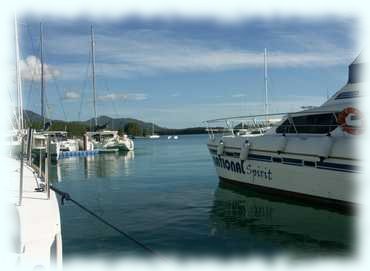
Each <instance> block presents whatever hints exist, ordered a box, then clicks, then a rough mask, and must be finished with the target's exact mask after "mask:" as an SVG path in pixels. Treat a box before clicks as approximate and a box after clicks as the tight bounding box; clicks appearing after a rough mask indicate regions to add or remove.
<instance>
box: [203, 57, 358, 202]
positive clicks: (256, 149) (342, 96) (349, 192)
mask: <svg viewBox="0 0 370 271" xmlns="http://www.w3.org/2000/svg"><path fill="white" fill-rule="evenodd" d="M362 65H363V62H362V60H361V57H360V56H359V57H357V58H356V59H355V61H354V62H353V63H352V64H350V65H349V76H348V82H347V84H345V86H344V87H342V88H341V89H340V90H339V91H337V92H336V93H335V94H334V95H333V96H332V97H330V98H329V99H328V100H327V101H326V102H325V103H324V104H322V105H321V106H318V107H313V108H310V109H307V110H303V111H299V112H292V113H276V114H268V115H253V116H244V117H231V118H222V119H215V120H209V121H207V122H206V123H207V125H208V128H207V131H208V133H209V141H208V149H209V152H210V154H211V156H212V160H213V162H214V165H215V167H216V172H217V174H218V176H219V178H220V180H221V181H223V182H232V183H236V184H242V185H245V186H247V187H249V188H251V189H260V190H263V191H265V192H266V193H280V194H283V195H287V196H288V197H298V198H301V199H306V200H313V201H317V200H319V201H322V202H324V201H325V202H328V203H333V204H335V205H338V206H348V205H352V204H355V203H357V197H356V193H355V192H356V188H357V186H356V184H357V182H358V181H357V180H358V177H359V175H360V174H361V169H360V159H359V155H358V152H357V150H356V146H357V145H358V142H360V141H361V140H363V136H362V134H363V119H362V114H361V110H360V108H359V102H360V97H361V91H362V90H361V87H362V83H363V82H362V80H361V79H362V78H361V76H360V75H359V73H360V68H361V67H362ZM278 117H279V118H281V120H280V121H278V122H274V123H270V125H269V129H266V130H265V131H263V132H262V131H261V132H260V133H258V134H257V135H255V134H251V133H236V132H235V131H234V127H235V126H233V125H230V123H235V122H238V123H240V121H246V120H247V121H249V123H252V124H253V123H254V124H255V123H257V122H258V121H260V122H262V121H266V120H269V119H270V118H271V119H276V118H278ZM220 122H222V123H228V124H229V126H228V127H227V128H225V130H224V131H227V132H226V133H225V132H223V133H220V132H219V131H215V130H213V128H212V127H211V126H214V127H219V126H220V125H217V124H219V123H220ZM217 129H219V128H217Z"/></svg>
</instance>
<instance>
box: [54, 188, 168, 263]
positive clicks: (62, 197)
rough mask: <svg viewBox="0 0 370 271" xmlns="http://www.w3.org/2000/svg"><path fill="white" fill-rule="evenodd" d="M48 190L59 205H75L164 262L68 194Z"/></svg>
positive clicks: (154, 252)
mask: <svg viewBox="0 0 370 271" xmlns="http://www.w3.org/2000/svg"><path fill="white" fill-rule="evenodd" d="M50 189H51V190H53V191H54V192H55V193H56V194H58V195H60V203H61V205H64V201H70V202H73V203H74V204H75V205H77V206H78V207H80V208H81V209H82V210H84V211H85V212H87V213H89V214H90V215H92V216H93V217H95V218H96V219H98V220H99V221H100V222H102V223H103V224H105V225H107V226H108V227H110V228H112V229H113V230H115V231H116V232H118V233H120V234H121V235H123V236H124V237H126V238H127V239H129V240H131V241H132V242H134V243H135V244H137V245H138V246H139V247H141V248H143V249H144V250H146V251H147V252H149V253H150V254H152V255H154V256H158V257H160V258H161V259H162V260H165V258H164V257H163V256H162V255H160V254H159V253H158V252H156V251H154V250H153V249H151V248H150V247H148V246H146V245H145V244H143V243H142V242H140V241H138V240H137V239H135V238H134V237H132V236H130V235H129V234H128V233H126V232H125V231H123V230H121V229H119V228H118V227H116V226H114V225H113V224H112V223H110V222H108V221H107V220H105V219H104V218H102V217H101V216H99V215H98V214H96V213H95V212H93V211H91V210H89V209H88V208H86V207H85V206H83V205H82V204H81V203H79V202H77V201H76V200H74V199H72V197H71V196H70V195H69V194H68V193H66V192H63V191H61V190H59V189H57V188H55V187H54V186H50Z"/></svg>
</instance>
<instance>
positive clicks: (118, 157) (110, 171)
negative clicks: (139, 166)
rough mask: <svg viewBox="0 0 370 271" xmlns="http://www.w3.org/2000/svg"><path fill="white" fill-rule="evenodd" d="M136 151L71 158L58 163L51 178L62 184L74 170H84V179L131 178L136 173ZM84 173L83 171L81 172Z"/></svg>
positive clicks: (52, 171)
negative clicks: (120, 176) (134, 162)
mask: <svg viewBox="0 0 370 271" xmlns="http://www.w3.org/2000/svg"><path fill="white" fill-rule="evenodd" d="M134 159H135V153H134V151H128V152H119V153H105V154H99V155H96V156H87V157H71V158H66V159H63V160H60V161H57V163H56V164H55V165H53V167H55V170H51V172H50V174H51V178H52V180H55V181H57V182H61V181H62V180H63V178H65V177H66V175H65V174H68V172H71V170H72V169H83V176H81V177H82V178H84V179H90V178H92V177H111V176H118V175H124V176H129V175H132V174H133V172H134V167H133V161H134ZM81 173H82V171H81Z"/></svg>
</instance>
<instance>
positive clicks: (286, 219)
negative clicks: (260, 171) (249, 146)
mask: <svg viewBox="0 0 370 271" xmlns="http://www.w3.org/2000/svg"><path fill="white" fill-rule="evenodd" d="M210 219H211V223H212V225H211V231H212V233H213V234H214V235H227V234H233V233H239V234H240V232H243V234H245V235H250V236H251V237H252V238H253V239H254V240H255V242H257V243H258V242H259V243H263V244H265V245H266V246H268V247H270V248H271V247H272V248H273V250H275V251H279V252H283V253H293V254H294V255H304V256H306V255H308V254H309V255H310V256H313V255H315V256H320V255H350V254H351V252H352V249H353V230H354V229H353V228H354V223H353V222H354V217H353V216H352V215H349V214H343V213H339V212H336V211H333V210H327V209H320V208H313V207H311V206H309V205H302V204H298V203H293V202H284V201H282V199H276V198H272V197H271V196H266V195H264V194H263V193H257V192H252V191H248V190H246V189H243V188H240V187H237V186H235V185H230V184H225V183H220V185H219V187H218V188H217V190H216V192H215V197H214V204H213V207H212V210H211V216H210Z"/></svg>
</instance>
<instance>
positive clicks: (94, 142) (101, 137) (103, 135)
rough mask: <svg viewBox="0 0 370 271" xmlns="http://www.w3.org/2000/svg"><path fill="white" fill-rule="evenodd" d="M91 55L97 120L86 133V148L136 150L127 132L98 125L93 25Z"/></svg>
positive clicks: (95, 119) (95, 117)
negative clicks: (92, 128) (101, 127)
mask: <svg viewBox="0 0 370 271" xmlns="http://www.w3.org/2000/svg"><path fill="white" fill-rule="evenodd" d="M91 55H92V61H91V65H92V89H93V105H94V108H93V109H94V115H95V116H94V121H95V131H90V132H86V133H85V138H86V144H85V149H86V150H96V149H100V150H103V151H107V152H110V151H112V150H124V151H132V150H134V141H133V140H131V139H130V138H128V136H127V135H126V134H124V135H123V136H122V137H120V136H119V135H118V131H111V130H105V129H103V130H100V129H99V128H98V127H99V126H98V118H97V113H96V89H95V40H94V30H93V26H92V25H91Z"/></svg>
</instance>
